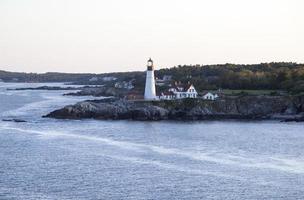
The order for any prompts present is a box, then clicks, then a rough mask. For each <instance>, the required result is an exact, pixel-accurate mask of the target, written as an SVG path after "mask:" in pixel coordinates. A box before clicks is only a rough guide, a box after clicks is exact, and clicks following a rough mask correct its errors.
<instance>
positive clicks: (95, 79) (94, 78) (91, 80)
mask: <svg viewBox="0 0 304 200" xmlns="http://www.w3.org/2000/svg"><path fill="white" fill-rule="evenodd" d="M89 81H90V82H95V81H98V78H97V77H96V76H94V77H92V78H90V79H89Z"/></svg>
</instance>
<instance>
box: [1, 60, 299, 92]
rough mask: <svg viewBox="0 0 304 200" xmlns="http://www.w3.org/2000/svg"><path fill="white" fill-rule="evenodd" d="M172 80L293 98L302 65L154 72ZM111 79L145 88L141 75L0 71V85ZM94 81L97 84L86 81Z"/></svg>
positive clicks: (199, 67)
mask: <svg viewBox="0 0 304 200" xmlns="http://www.w3.org/2000/svg"><path fill="white" fill-rule="evenodd" d="M164 75H170V76H172V80H171V83H173V82H175V81H181V82H182V83H188V82H191V83H193V84H194V85H195V87H196V88H197V90H199V91H202V90H217V89H220V88H221V89H230V90H284V91H288V92H290V93H293V94H297V93H301V92H304V64H297V63H290V62H277V63H261V64H251V65H243V64H219V65H179V66H175V67H172V68H163V69H160V70H156V71H155V76H156V77H157V78H158V79H162V78H163V76H164ZM106 76H114V77H116V78H117V80H116V81H130V80H133V84H134V86H135V89H138V90H142V89H143V88H144V84H145V72H144V71H141V72H138V71H136V72H119V73H103V74H93V73H86V74H73V73H44V74H36V73H20V72H19V73H16V72H6V71H0V80H2V81H4V82H14V81H15V82H71V83H74V84H95V85H98V84H114V82H107V83H105V82H103V81H101V80H102V78H103V77H106ZM92 77H97V78H98V81H95V82H90V81H89V79H90V78H92Z"/></svg>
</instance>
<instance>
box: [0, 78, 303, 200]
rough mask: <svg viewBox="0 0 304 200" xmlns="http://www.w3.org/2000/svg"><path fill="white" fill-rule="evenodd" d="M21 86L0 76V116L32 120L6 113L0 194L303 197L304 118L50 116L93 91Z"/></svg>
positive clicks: (0, 139)
mask: <svg viewBox="0 0 304 200" xmlns="http://www.w3.org/2000/svg"><path fill="white" fill-rule="evenodd" d="M53 85H54V84H53ZM56 85H58V84H56ZM20 86H23V87H27V86H28V85H27V84H7V83H0V119H6V118H18V119H24V120H27V122H26V123H14V122H4V121H1V122H0V199H304V131H303V127H304V126H303V125H304V124H303V123H280V122H277V121H263V122H260V121H258V122H257V121H255V122H237V121H214V122H211V121H208V122H171V121H170V122H165V121H162V122H134V121H97V120H56V119H46V118H41V116H42V115H45V114H47V113H48V112H49V111H52V110H54V109H57V108H60V107H62V106H64V105H68V104H73V103H75V102H78V101H81V100H83V99H88V98H92V97H71V96H62V94H63V93H65V92H66V91H7V90H6V88H13V87H20ZM30 86H37V85H36V84H31V85H30ZM69 92H70V91H69Z"/></svg>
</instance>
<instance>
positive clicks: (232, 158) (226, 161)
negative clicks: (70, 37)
mask: <svg viewBox="0 0 304 200" xmlns="http://www.w3.org/2000/svg"><path fill="white" fill-rule="evenodd" d="M0 128H1V129H6V130H15V131H18V132H24V133H31V134H39V135H42V136H45V137H64V138H73V139H80V140H88V141H94V142H102V143H104V144H106V145H110V146H115V147H118V148H120V149H125V150H130V151H136V152H148V151H151V152H153V153H157V154H160V155H172V156H179V157H183V158H187V159H190V160H196V161H200V162H211V163H217V164H221V165H232V166H238V167H246V168H252V169H271V170H279V171H283V172H287V173H297V174H303V173H304V161H302V160H294V159H287V158H277V157H266V156H265V157H261V156H260V157H252V158H250V157H249V156H248V155H245V156H238V155H231V154H223V153H216V152H212V153H210V152H205V153H204V152H195V151H190V150H181V149H176V148H166V147H161V146H156V145H148V144H138V143H133V142H127V141H117V140H113V139H109V138H102V137H96V136H87V135H79V134H72V133H66V132H62V131H40V130H29V129H22V128H16V127H10V126H9V125H3V126H2V127H0Z"/></svg>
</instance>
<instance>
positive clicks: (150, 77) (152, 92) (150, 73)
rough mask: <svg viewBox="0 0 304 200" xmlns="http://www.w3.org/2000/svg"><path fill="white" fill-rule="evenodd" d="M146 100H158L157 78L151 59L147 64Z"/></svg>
mask: <svg viewBox="0 0 304 200" xmlns="http://www.w3.org/2000/svg"><path fill="white" fill-rule="evenodd" d="M144 98H145V100H156V99H157V97H156V89H155V78H154V66H153V61H152V59H151V58H150V59H149V60H148V64H147V73H146V86H145V95H144Z"/></svg>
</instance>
